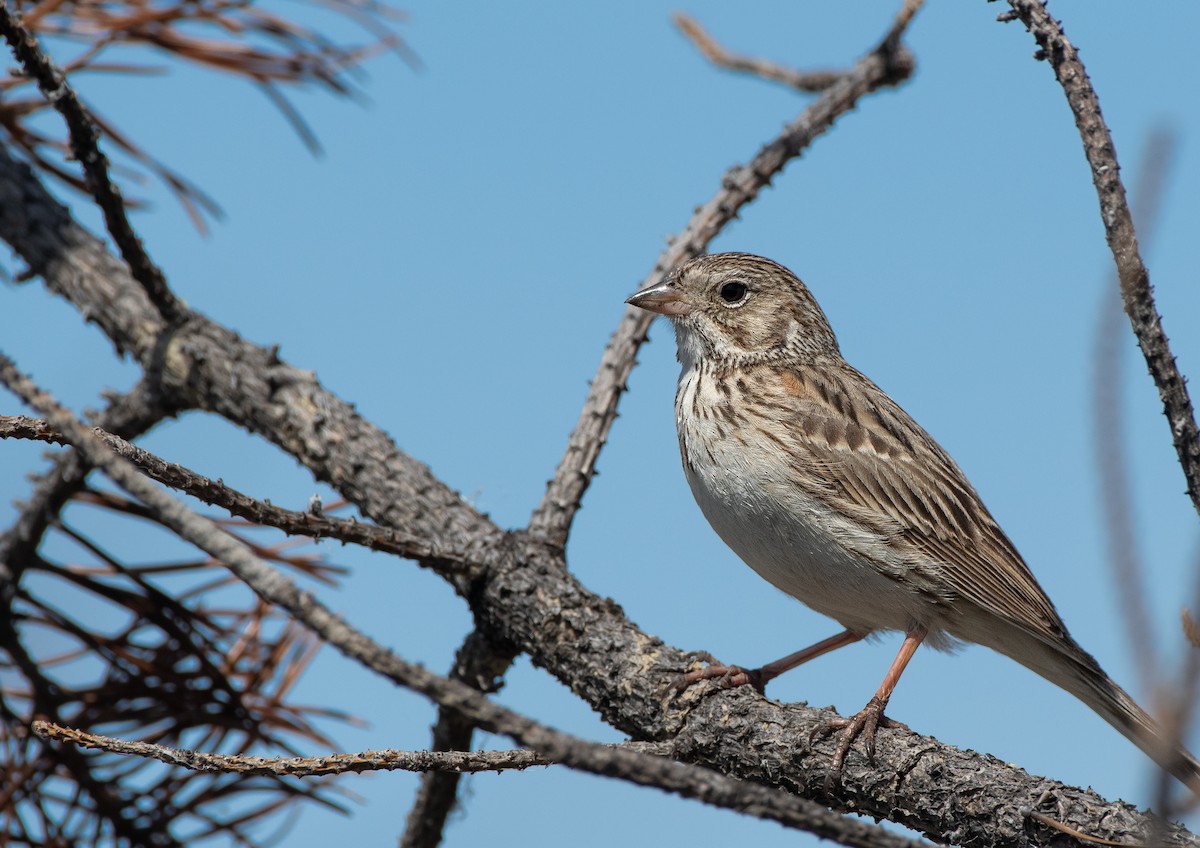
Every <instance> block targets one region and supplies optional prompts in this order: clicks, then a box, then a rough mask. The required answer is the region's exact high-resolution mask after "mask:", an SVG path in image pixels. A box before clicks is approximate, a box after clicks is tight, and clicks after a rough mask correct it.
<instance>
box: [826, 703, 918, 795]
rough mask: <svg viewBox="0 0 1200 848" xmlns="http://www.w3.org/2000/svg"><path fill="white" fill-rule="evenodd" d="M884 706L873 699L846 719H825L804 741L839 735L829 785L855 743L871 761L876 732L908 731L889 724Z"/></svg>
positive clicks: (890, 720)
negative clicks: (884, 728)
mask: <svg viewBox="0 0 1200 848" xmlns="http://www.w3.org/2000/svg"><path fill="white" fill-rule="evenodd" d="M886 706H887V701H885V700H883V699H881V698H878V697H874V698H872V699H871V700H870V701H868V702H867V705H866V706H865V707H863V708H862V709H861V710H859V711H858V712H857V713H855V714H854V715H852V716H850V717H849V718H832V719H829V720H828V721H825V722H822V723H821V724H820V725H818V726H817V727H816V728H815V729H814V730H813V732H812V733H810V734H809V735H808V741H809V744H810V745H811V744H812V743H813V742H816V741H817V740H818V739H824V738H825V737H826V736H830V735H832V734H833V733H834V732H835V731H841V732H840V733H839V734H838V741H837V747H836V748H834V751H833V759H832V760H831V761H830V763H829V781H828V782H829V783H832V782H833V781H834V780H836V779H837V778H839V777H840V776H841V774H842V766H843V765H845V762H846V755H847V754H848V753H850V746H851V745H852V744H854V740H855V739H857V738H859V737H861V738H862V741H863V751H864V753H865V754H866V755H867V759H868V760H873V759H875V731H876V730H878V729H879V728H880V727H886V728H889V729H898V730H908V725H906V724H901V723H900V722H898V721H893V720H892V719H890V718H888V717H887V716H885V715H884V714H883V710H884V707H886Z"/></svg>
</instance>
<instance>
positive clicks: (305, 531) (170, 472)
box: [0, 415, 478, 577]
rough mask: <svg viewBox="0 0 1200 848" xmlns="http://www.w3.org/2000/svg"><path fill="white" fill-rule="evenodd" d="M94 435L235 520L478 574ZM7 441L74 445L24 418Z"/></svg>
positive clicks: (446, 558) (390, 533)
mask: <svg viewBox="0 0 1200 848" xmlns="http://www.w3.org/2000/svg"><path fill="white" fill-rule="evenodd" d="M91 431H92V433H93V434H94V435H95V436H96V437H97V438H99V439H100V440H101V441H102V442H104V443H105V444H106V445H108V447H109V448H111V449H112V451H113V453H115V454H117V455H118V456H122V457H124V458H125V459H127V460H129V461H130V462H132V463H133V464H134V465H136V466H137V467H138V468H139V469H141V470H142V471H143V472H144V473H145V474H146V475H147V476H148V477H150V478H151V479H154V480H157V481H158V482H159V483H162V484H163V485H165V486H170V487H171V488H172V489H177V490H178V491H181V492H184V493H185V494H188V495H191V496H192V497H194V498H196V499H198V500H200V501H203V502H204V503H206V504H209V505H210V506H217V507H221V508H222V509H225V510H228V511H229V513H230V514H231V515H235V516H237V517H238V518H244V519H245V520H246V521H249V522H251V523H253V524H259V525H262V526H264V527H275V528H278V529H279V530H282V531H283V532H285V533H288V534H289V535H293V536H307V537H309V538H313V539H322V538H330V539H337V540H338V541H340V542H342V543H344V544H353V545H362V546H363V547H366V548H370V549H371V550H374V551H381V552H383V553H389V554H395V555H396V556H401V557H404V558H406V559H413V560H417V561H419V562H420V563H421V564H422V565H425V566H427V567H429V568H432V569H433V570H435V571H437V572H438V573H440V574H442V575H443V576H447V577H449V576H455V575H465V576H470V575H471V574H472V573H473V572H475V571H477V570H478V567H477V566H476V565H474V564H473V563H472V562H471V561H470V560H469V559H468V558H467V556H466V554H464V553H462V552H456V551H454V550H450V549H447V548H446V547H445V546H444V545H443V544H440V543H439V542H431V541H427V540H425V539H421V538H418V537H415V536H410V535H408V534H405V533H401V532H400V531H398V530H392V529H389V528H386V527H379V526H376V525H373V524H365V523H362V522H359V521H353V520H349V521H348V520H345V519H339V518H330V517H328V516H325V515H320V514H316V513H314V512H312V511H307V512H298V511H296V510H290V509H283V508H282V507H277V506H275V505H273V504H270V503H267V502H264V501H260V500H258V499H256V498H252V497H250V496H249V495H246V494H243V493H242V492H239V491H238V490H237V489H234V488H233V487H231V486H228V485H226V484H225V483H223V482H221V481H220V480H212V479H210V478H208V477H204V476H202V475H200V474H197V473H196V472H194V471H192V470H190V469H188V468H185V467H183V466H182V465H177V464H175V463H173V462H167V461H166V460H165V459H162V458H161V457H158V456H155V455H154V454H152V453H150V452H149V451H147V450H144V449H143V448H140V447H138V446H137V445H134V444H131V443H130V442H127V441H125V440H124V439H122V438H121V437H120V436H115V435H113V434H112V433H108V432H105V431H104V430H101V429H100V428H99V427H93V428H92V430H91ZM5 438H17V439H32V440H36V441H42V442H50V443H53V444H67V445H69V444H71V441H70V439H68V438H67V437H66V436H65V435H64V434H62V433H59V432H56V431H55V430H54V429H52V428H51V427H50V426H49V424H48V423H47V422H46V421H43V420H40V419H37V418H28V417H26V416H23V415H0V439H5Z"/></svg>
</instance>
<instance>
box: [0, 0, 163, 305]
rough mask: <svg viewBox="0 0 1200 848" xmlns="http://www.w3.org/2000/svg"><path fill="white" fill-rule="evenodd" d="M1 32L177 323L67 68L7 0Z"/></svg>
mask: <svg viewBox="0 0 1200 848" xmlns="http://www.w3.org/2000/svg"><path fill="white" fill-rule="evenodd" d="M0 34H2V35H3V36H4V38H5V40H7V41H8V43H9V46H11V47H12V51H13V55H14V56H16V57H17V60H18V61H19V62H20V63H21V66H22V67H23V68H25V71H26V73H28V74H29V75H30V76H31V77H33V78H34V79H36V80H37V83H38V87H39V88H40V89H41V90H42V93H43V94H44V95H46V99H47V100H49V101H50V102H51V103H52V104H54V108H55V109H57V110H58V111H59V113H60V114H61V115H62V116H63V120H65V121H66V123H67V129H68V130H69V131H70V134H71V151H72V152H73V153H74V155H75V158H76V159H77V160H78V161H79V163H80V164H81V165H82V166H83V171H84V174H85V175H86V177H87V186H88V191H90V192H91V193H92V197H94V198H95V199H96V205H97V206H99V207H100V210H101V211H102V212H103V213H104V223H105V225H106V226H107V227H108V232H109V234H110V235H111V236H112V237H113V241H114V242H115V243H116V245H117V247H118V248H119V249H120V251H121V256H122V258H124V260H125V262H126V264H128V265H129V270H130V272H131V273H132V274H133V276H134V278H135V279H136V280H137V281H138V282H139V283H141V285H142V288H143V289H144V290H145V292H146V296H147V297H149V298H150V302H151V303H153V304H154V306H155V309H156V310H157V311H158V314H159V315H161V316H162V317H163V319H164V320H166V321H167V322H168V323H172V324H174V323H177V322H178V321H179V320H180V319H182V317H183V316H184V314H185V312H186V309H185V307H184V306H183V304H181V303H180V302H179V301H178V300H177V299H176V297H175V295H174V293H173V292H172V291H171V290H170V289H169V288H167V280H166V277H165V276H163V272H162V269H161V268H159V267H158V266H157V265H156V264H154V261H153V260H152V259H151V258H150V255H149V254H148V253H147V252H146V248H145V245H143V244H142V240H141V238H140V237H139V236H138V234H137V233H136V232H134V230H133V226H132V225H131V224H130V223H129V218H128V217H127V216H126V214H125V200H124V198H122V197H121V190H120V189H119V188H117V186H116V185H114V184H113V182H112V180H111V179H110V178H109V175H108V158H107V157H106V156H105V155H104V154H103V153H102V152H101V151H100V147H99V140H100V133H99V131H98V130H97V129H96V122H95V121H94V120H93V119H92V116H91V115H89V114H88V111H87V109H86V108H85V107H84V105H83V103H81V102H80V100H79V98H78V97H77V96H76V95H75V91H74V89H72V88H71V87H70V86H69V85H68V84H67V78H66V77H65V76H64V75H63V72H62V71H60V70H59V69H58V68H56V67H55V66H54V63H53V62H51V61H50V57H48V56H47V55H46V54H45V53H43V52H42V49H41V48H40V47H39V46H38V42H37V39H36V38H34V37H33V34H32V33H31V32H29V30H27V29H26V28H25V27H24V25H23V24H22V23H21V16H20V15H18V14H16V13H14V12H10V11H9V8H8V3H7V2H6V0H0Z"/></svg>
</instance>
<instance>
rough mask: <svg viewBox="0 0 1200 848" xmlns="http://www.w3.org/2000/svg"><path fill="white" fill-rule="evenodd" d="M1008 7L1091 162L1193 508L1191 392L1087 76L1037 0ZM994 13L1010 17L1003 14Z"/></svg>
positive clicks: (1128, 306)
mask: <svg viewBox="0 0 1200 848" xmlns="http://www.w3.org/2000/svg"><path fill="white" fill-rule="evenodd" d="M1008 2H1009V5H1010V6H1012V8H1013V14H1015V15H1016V17H1018V18H1020V20H1021V21H1022V22H1023V23H1024V24H1025V27H1026V28H1027V29H1028V30H1029V31H1030V32H1031V33H1032V34H1033V37H1034V38H1035V39H1036V40H1037V43H1038V45H1039V46H1040V47H1041V50H1040V51H1039V55H1038V58H1044V59H1046V60H1047V61H1049V62H1050V66H1051V67H1052V68H1053V69H1054V75H1055V77H1057V79H1058V82H1059V84H1060V85H1061V86H1062V88H1063V92H1064V93H1065V94H1066V96H1067V103H1068V104H1070V107H1071V112H1072V113H1073V114H1074V116H1075V126H1076V127H1078V128H1079V135H1080V138H1081V139H1082V141H1083V152H1084V155H1085V156H1086V157H1087V160H1088V164H1089V165H1090V166H1091V169H1092V182H1093V183H1094V184H1095V186H1096V193H1097V195H1098V197H1099V200H1100V219H1101V221H1102V222H1103V223H1104V234H1105V237H1106V238H1107V239H1108V246H1109V249H1110V250H1111V251H1112V254H1113V259H1114V260H1115V261H1116V264H1117V275H1118V277H1119V278H1120V281H1121V296H1122V298H1123V299H1124V301H1125V312H1126V313H1127V314H1128V315H1129V321H1130V323H1131V324H1132V325H1133V332H1134V334H1135V335H1136V336H1137V340H1138V346H1139V347H1140V348H1141V349H1142V355H1143V356H1144V357H1145V358H1146V365H1147V366H1148V367H1149V369H1150V374H1151V376H1152V377H1153V378H1154V384H1155V385H1156V386H1157V387H1158V394H1159V397H1160V398H1161V399H1162V402H1163V411H1164V413H1165V414H1166V416H1167V423H1168V425H1169V426H1170V429H1171V438H1172V440H1173V441H1174V443H1175V452H1176V454H1177V455H1178V456H1179V465H1180V467H1181V468H1182V469H1183V476H1184V478H1185V480H1186V482H1187V493H1188V496H1189V497H1190V498H1191V499H1192V506H1193V507H1194V508H1195V509H1196V511H1197V513H1200V428H1197V426H1196V418H1195V415H1194V413H1193V410H1192V400H1191V397H1190V396H1189V395H1188V390H1187V385H1186V383H1185V381H1184V379H1183V376H1182V375H1181V374H1180V373H1179V368H1178V367H1177V366H1176V364H1175V357H1174V355H1173V354H1172V353H1171V347H1170V344H1169V343H1168V341H1167V335H1166V333H1165V332H1164V331H1163V326H1162V318H1161V317H1160V316H1159V314H1158V310H1157V308H1156V307H1155V304H1154V294H1153V292H1152V291H1151V289H1150V275H1149V273H1148V272H1147V270H1146V266H1145V265H1144V264H1143V263H1142V258H1141V255H1140V254H1139V252H1138V244H1137V233H1136V231H1135V230H1134V226H1133V217H1132V216H1131V214H1130V212H1129V205H1128V204H1127V203H1126V201H1125V187H1124V186H1123V185H1122V183H1121V174H1120V166H1119V165H1118V164H1117V154H1116V150H1115V148H1114V147H1113V142H1112V136H1111V134H1110V133H1109V131H1108V126H1107V125H1106V124H1105V123H1104V118H1103V116H1102V115H1101V114H1100V101H1099V98H1098V97H1097V96H1096V91H1095V89H1093V88H1092V84H1091V82H1090V81H1089V80H1088V76H1087V72H1086V71H1085V70H1084V67H1083V63H1082V62H1081V61H1080V60H1079V54H1078V53H1077V52H1076V51H1075V47H1074V46H1073V45H1072V44H1071V42H1069V41H1068V40H1067V37H1066V35H1065V34H1064V33H1063V29H1062V26H1061V25H1060V24H1059V22H1058V21H1056V20H1055V19H1054V18H1053V17H1052V16H1051V15H1050V13H1049V12H1048V11H1047V10H1046V7H1045V5H1044V4H1043V3H1042V2H1040V0H1008ZM1001 18H1002V20H1008V19H1011V16H1009V15H1003V16H1001Z"/></svg>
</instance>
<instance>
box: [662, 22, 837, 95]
mask: <svg viewBox="0 0 1200 848" xmlns="http://www.w3.org/2000/svg"><path fill="white" fill-rule="evenodd" d="M675 25H676V26H677V27H679V31H680V32H682V33H683V34H684V35H685V36H686V37H687V38H688V40H689V41H691V42H692V44H694V45H696V49H697V50H699V51H700V52H701V53H703V54H704V58H706V59H708V61H710V62H712V63H713V64H714V65H717V66H718V67H721V68H726V69H727V70H730V71H739V72H741V73H746V74H753V75H754V76H757V77H762V78H763V79H766V80H771V81H773V82H781V83H783V84H784V85H786V86H789V87H790V88H794V89H796V90H797V91H807V92H814V93H815V92H820V91H824V90H825V89H827V88H829V87H830V86H831V85H833V84H834V83H835V82H837V81H838V80H840V79H841V78H842V77H844V76H845V75H846V71H798V70H796V69H795V68H789V67H787V66H785V65H780V64H778V63H776V62H769V61H767V60H766V59H756V58H754V57H752V56H741V55H738V54H737V53H731V52H730V51H728V50H726V49H725V48H724V47H722V46H721V45H720V44H718V43H717V41H716V39H714V38H713V37H712V36H711V35H709V34H708V33H707V32H705V31H704V28H703V27H702V26H700V24H699V23H698V22H697V21H696V19H695V18H693V17H691V16H689V15H685V14H684V13H683V12H676V13H675Z"/></svg>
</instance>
